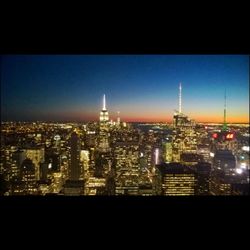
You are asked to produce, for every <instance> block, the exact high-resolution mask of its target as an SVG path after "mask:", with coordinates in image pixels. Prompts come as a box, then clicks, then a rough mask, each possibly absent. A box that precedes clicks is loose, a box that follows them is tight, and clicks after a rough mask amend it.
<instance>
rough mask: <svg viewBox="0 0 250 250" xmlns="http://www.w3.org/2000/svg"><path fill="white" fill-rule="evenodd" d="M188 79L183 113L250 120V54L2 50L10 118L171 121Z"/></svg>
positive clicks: (5, 109)
mask: <svg viewBox="0 0 250 250" xmlns="http://www.w3.org/2000/svg"><path fill="white" fill-rule="evenodd" d="M180 82H182V90H183V91H182V99H183V108H182V111H183V113H185V114H187V115H188V116H190V117H191V118H193V119H195V120H196V121H198V122H222V121H223V108H224V91H225V89H226V92H227V117H228V119H227V121H228V122H246V123H248V122H249V57H248V56H247V55H15V56H14V55H9V56H8V55H5V56H1V116H2V120H22V121H32V120H43V121H49V120H50V121H51V120H53V121H92V120H98V117H99V112H100V109H101V101H102V95H103V94H104V93H105V94H106V100H107V108H108V111H109V113H110V116H111V118H112V119H116V116H117V115H116V112H117V111H118V110H119V111H120V117H121V120H123V121H142V122H156V121H163V122H166V121H167V122H171V121H172V117H173V113H174V110H175V109H178V85H179V83H180Z"/></svg>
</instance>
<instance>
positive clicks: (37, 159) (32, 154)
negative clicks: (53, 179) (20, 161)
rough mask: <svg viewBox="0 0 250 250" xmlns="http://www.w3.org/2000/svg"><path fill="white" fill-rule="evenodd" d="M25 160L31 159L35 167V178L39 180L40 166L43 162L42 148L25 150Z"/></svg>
mask: <svg viewBox="0 0 250 250" xmlns="http://www.w3.org/2000/svg"><path fill="white" fill-rule="evenodd" d="M25 151H26V158H28V159H31V160H32V162H33V163H34V165H35V178H36V180H39V179H40V164H41V163H42V162H44V148H40V147H39V148H29V149H26V150H25Z"/></svg>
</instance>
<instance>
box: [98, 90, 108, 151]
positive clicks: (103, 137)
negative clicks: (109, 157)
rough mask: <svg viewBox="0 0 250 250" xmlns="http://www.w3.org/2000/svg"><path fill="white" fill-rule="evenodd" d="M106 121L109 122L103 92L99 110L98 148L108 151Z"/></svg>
mask: <svg viewBox="0 0 250 250" xmlns="http://www.w3.org/2000/svg"><path fill="white" fill-rule="evenodd" d="M108 122H109V114H108V110H107V109H106V98H105V94H104V95H103V105H102V110H101V112H100V133H99V150H100V151H101V152H108V151H109V141H108V137H109V133H108Z"/></svg>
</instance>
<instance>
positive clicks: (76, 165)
mask: <svg viewBox="0 0 250 250" xmlns="http://www.w3.org/2000/svg"><path fill="white" fill-rule="evenodd" d="M70 155H71V164H70V171H69V179H70V180H72V181H77V180H79V179H80V175H81V167H80V145H79V138H78V135H77V133H75V132H73V133H72V135H71V139H70Z"/></svg>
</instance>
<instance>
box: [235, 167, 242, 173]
mask: <svg viewBox="0 0 250 250" xmlns="http://www.w3.org/2000/svg"><path fill="white" fill-rule="evenodd" d="M235 172H236V173H237V174H242V173H243V170H242V169H241V168H236V169H235Z"/></svg>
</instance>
